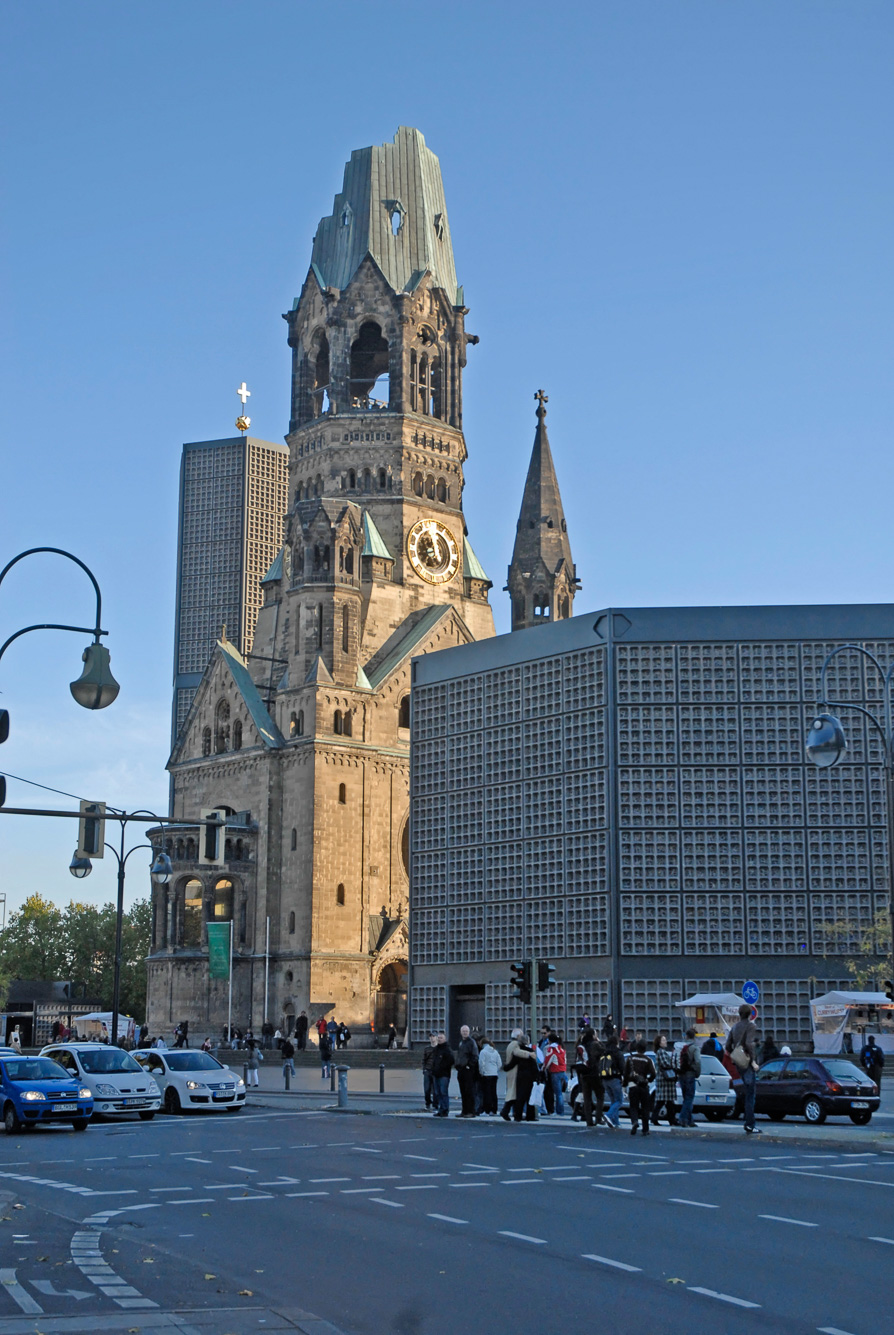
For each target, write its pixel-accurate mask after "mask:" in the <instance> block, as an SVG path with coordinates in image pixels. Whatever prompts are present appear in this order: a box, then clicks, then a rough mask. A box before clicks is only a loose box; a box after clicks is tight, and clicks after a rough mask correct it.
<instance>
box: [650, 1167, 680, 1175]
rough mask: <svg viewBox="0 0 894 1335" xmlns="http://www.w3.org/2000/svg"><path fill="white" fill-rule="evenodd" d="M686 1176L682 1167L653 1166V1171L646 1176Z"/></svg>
mask: <svg viewBox="0 0 894 1335" xmlns="http://www.w3.org/2000/svg"><path fill="white" fill-rule="evenodd" d="M685 1176H686V1174H685V1173H684V1171H683V1169H682V1168H653V1169H652V1171H651V1173H647V1174H646V1177H685Z"/></svg>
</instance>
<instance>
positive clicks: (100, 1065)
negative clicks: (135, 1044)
mask: <svg viewBox="0 0 894 1335" xmlns="http://www.w3.org/2000/svg"><path fill="white" fill-rule="evenodd" d="M40 1055H41V1057H50V1058H52V1060H53V1061H54V1062H58V1063H59V1065H60V1066H62V1067H64V1069H65V1070H66V1071H70V1072H71V1074H72V1076H73V1077H74V1078H75V1079H76V1080H80V1081H81V1083H82V1084H84V1085H86V1086H87V1088H88V1089H89V1090H90V1093H91V1094H92V1095H93V1113H94V1116H100V1117H112V1116H116V1115H118V1114H120V1113H134V1112H135V1113H139V1115H140V1117H141V1118H142V1120H143V1121H144V1122H151V1121H152V1118H153V1117H154V1116H155V1114H156V1113H157V1112H158V1110H159V1108H160V1107H161V1091H160V1089H159V1088H158V1085H157V1084H156V1083H155V1081H154V1080H152V1079H150V1078H149V1077H148V1076H147V1075H146V1072H145V1071H144V1070H143V1068H142V1066H140V1065H139V1063H138V1062H135V1061H134V1059H133V1057H132V1056H131V1055H130V1053H129V1052H125V1051H124V1049H123V1048H115V1047H111V1046H110V1045H109V1044H108V1043H50V1044H49V1045H48V1046H47V1047H45V1048H44V1049H43V1050H42V1051H41V1054H40Z"/></svg>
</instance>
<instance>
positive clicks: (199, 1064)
mask: <svg viewBox="0 0 894 1335" xmlns="http://www.w3.org/2000/svg"><path fill="white" fill-rule="evenodd" d="M165 1061H166V1062H167V1063H168V1066H169V1067H170V1068H171V1070H172V1071H222V1070H223V1067H222V1066H221V1064H220V1062H217V1061H215V1060H214V1058H213V1057H211V1056H209V1054H208V1053H207V1052H166V1053H165Z"/></svg>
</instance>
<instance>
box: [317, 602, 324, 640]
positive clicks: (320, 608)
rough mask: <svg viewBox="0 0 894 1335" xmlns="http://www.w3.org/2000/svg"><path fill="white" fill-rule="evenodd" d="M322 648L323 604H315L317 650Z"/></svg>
mask: <svg viewBox="0 0 894 1335" xmlns="http://www.w3.org/2000/svg"><path fill="white" fill-rule="evenodd" d="M322 647H323V604H322V603H317V648H318V649H322Z"/></svg>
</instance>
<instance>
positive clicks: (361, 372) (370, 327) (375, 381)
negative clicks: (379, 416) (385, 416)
mask: <svg viewBox="0 0 894 1335" xmlns="http://www.w3.org/2000/svg"><path fill="white" fill-rule="evenodd" d="M349 390H350V395H351V407H352V408H368V407H369V400H370V397H374V398H375V399H376V400H377V401H378V402H383V401H384V403H385V404H386V405H387V404H388V402H389V400H390V386H389V381H388V342H387V340H386V339H385V338H383V336H382V330H381V328H380V326H379V325H377V324H376V323H375V322H374V321H372V320H367V321H366V323H365V324H362V325H361V326H360V331H359V333H358V335H357V337H356V338H355V339H354V342H353V343H352V344H351V361H350V383H349Z"/></svg>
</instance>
